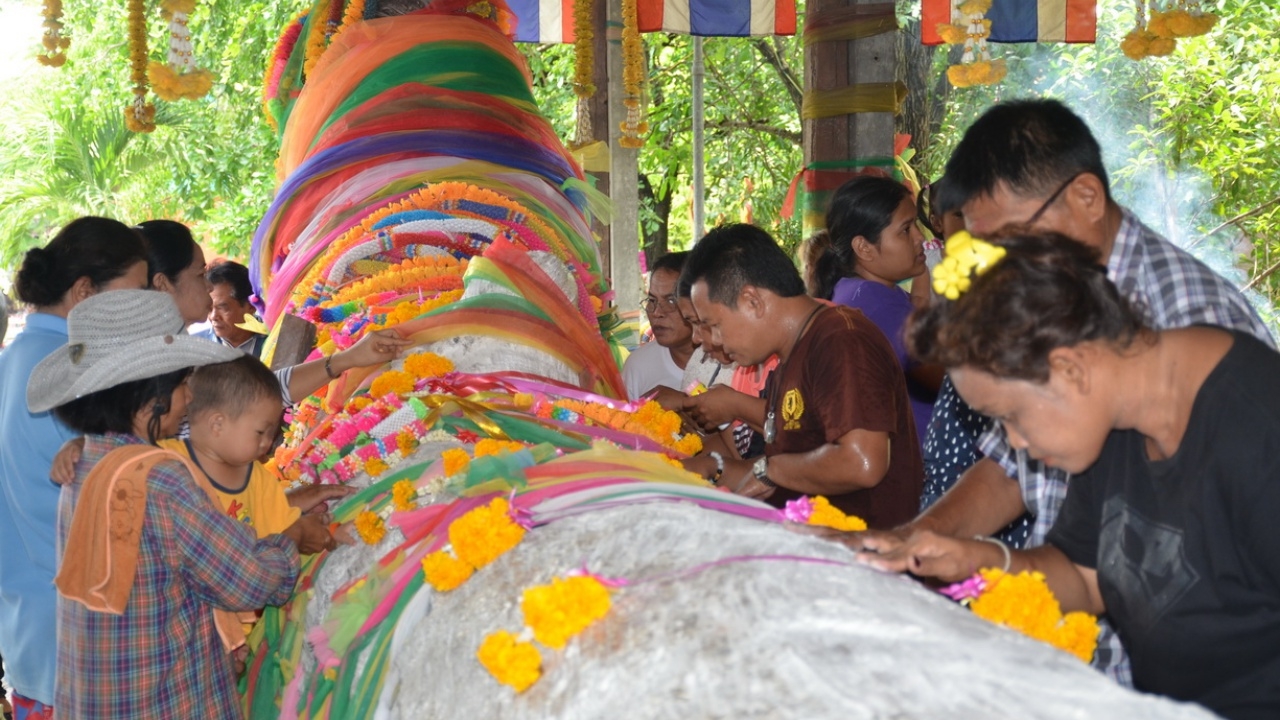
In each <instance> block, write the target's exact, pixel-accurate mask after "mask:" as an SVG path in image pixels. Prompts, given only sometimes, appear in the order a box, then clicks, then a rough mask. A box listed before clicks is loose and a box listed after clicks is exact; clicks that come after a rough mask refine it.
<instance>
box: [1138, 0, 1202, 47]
mask: <svg viewBox="0 0 1280 720" xmlns="http://www.w3.org/2000/svg"><path fill="white" fill-rule="evenodd" d="M1147 2H1148V0H1137V2H1136V3H1135V8H1134V28H1133V29H1132V30H1130V31H1129V34H1128V35H1125V38H1124V40H1123V41H1122V42H1121V43H1120V50H1121V51H1122V52H1123V53H1124V54H1125V56H1126V57H1128V58H1129V59H1130V60H1142V59H1143V58H1148V57H1164V56H1166V55H1171V54H1172V53H1173V51H1174V49H1175V48H1177V46H1178V39H1179V38H1189V37H1196V36H1198V35H1204V34H1206V33H1208V32H1209V31H1210V30H1212V29H1213V27H1214V25H1216V24H1217V23H1218V16H1217V15H1215V14H1214V13H1211V12H1210V13H1206V12H1204V10H1203V9H1202V8H1201V7H1200V2H1199V0H1178V3H1177V5H1176V6H1174V7H1170V8H1169V9H1168V10H1165V11H1161V10H1159V9H1157V6H1156V4H1155V3H1154V2H1152V3H1151V7H1150V19H1148V8H1147Z"/></svg>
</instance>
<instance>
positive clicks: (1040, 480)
mask: <svg viewBox="0 0 1280 720" xmlns="http://www.w3.org/2000/svg"><path fill="white" fill-rule="evenodd" d="M1122 212H1123V218H1122V220H1121V222H1120V229H1119V231H1118V232H1117V233H1116V239H1115V245H1114V246H1113V247H1112V249H1111V257H1110V258H1108V260H1107V277H1109V278H1110V279H1111V281H1112V282H1113V283H1115V285H1116V287H1117V288H1118V289H1119V290H1120V293H1121V294H1122V295H1124V296H1125V297H1127V298H1129V300H1130V302H1133V303H1134V304H1135V305H1137V307H1138V309H1139V310H1140V311H1141V312H1143V313H1144V314H1145V319H1146V321H1147V324H1148V325H1150V326H1152V327H1154V328H1156V329H1161V330H1164V329H1172V328H1183V327H1189V326H1191V325H1219V326H1221V327H1225V328H1230V329H1234V330H1240V331H1242V332H1247V333H1250V334H1252V335H1253V336H1255V337H1257V338H1258V339H1260V340H1262V341H1263V342H1265V343H1267V345H1269V346H1271V347H1273V348H1274V347H1275V342H1274V341H1273V340H1272V338H1271V332H1270V331H1269V330H1268V329H1267V326H1266V325H1264V324H1263V323H1262V320H1261V319H1259V318H1258V314H1257V313H1256V312H1254V310H1253V308H1252V307H1251V306H1250V305H1249V302H1248V301H1247V300H1246V299H1245V298H1244V296H1243V295H1242V294H1240V291H1239V290H1237V289H1236V288H1235V287H1233V286H1232V285H1231V284H1230V283H1228V282H1227V281H1226V280H1224V279H1223V278H1222V277H1221V276H1220V275H1218V274H1217V273H1215V272H1214V271H1213V270H1211V269H1210V268H1209V266H1207V265H1205V264H1204V263H1202V262H1200V261H1199V260H1197V259H1195V258H1194V257H1192V256H1191V254H1190V253H1188V252H1187V251H1185V250H1183V249H1182V248H1179V247H1178V246H1176V245H1174V244H1173V243H1171V242H1169V241H1168V240H1166V239H1164V238H1163V237H1161V236H1160V235H1158V234H1156V232H1155V231H1154V230H1152V229H1151V228H1149V227H1147V226H1146V225H1143V224H1142V222H1141V221H1140V220H1138V218H1137V217H1136V216H1134V215H1133V214H1132V213H1130V212H1129V211H1128V210H1123V209H1122ZM978 448H979V449H980V450H981V451H982V452H983V453H984V454H985V455H986V456H987V457H989V458H991V459H992V460H994V461H996V462H997V463H999V464H1000V467H1002V468H1004V471H1005V472H1006V473H1008V474H1009V477H1013V478H1017V479H1018V483H1019V485H1020V486H1021V488H1022V501H1023V503H1024V504H1026V506H1027V510H1029V511H1030V512H1031V514H1033V515H1035V518H1036V519H1035V523H1034V524H1033V525H1032V528H1031V536H1030V537H1029V538H1028V539H1027V545H1026V547H1028V548H1033V547H1038V546H1040V545H1043V544H1044V539H1045V536H1046V535H1048V533H1049V529H1050V528H1052V527H1053V523H1054V521H1055V520H1057V519H1058V513H1059V511H1060V510H1061V509H1062V502H1063V500H1065V499H1066V497H1067V480H1068V479H1069V478H1070V474H1069V473H1067V472H1064V471H1062V470H1059V469H1057V468H1051V467H1048V466H1046V465H1044V464H1043V463H1040V462H1038V461H1037V460H1035V459H1033V458H1031V457H1029V456H1028V455H1027V454H1026V452H1025V451H1022V450H1015V449H1014V448H1013V447H1011V446H1010V445H1009V440H1008V436H1007V435H1006V434H1005V432H1004V428H1003V427H1002V426H1001V425H1000V423H999V422H998V421H997V422H995V423H994V426H993V427H992V428H991V429H990V430H988V431H987V432H986V433H985V434H983V436H982V437H981V438H979V440H978ZM1093 664H1094V666H1095V667H1097V668H1099V669H1101V670H1105V671H1107V672H1108V673H1109V674H1111V675H1112V677H1115V678H1116V679H1117V680H1119V681H1121V682H1123V683H1124V684H1126V685H1130V684H1132V681H1131V680H1130V676H1129V667H1128V664H1129V663H1128V658H1126V657H1125V656H1124V651H1123V648H1122V647H1121V645H1120V639H1119V637H1117V636H1116V634H1115V632H1114V631H1113V630H1111V628H1110V627H1109V626H1106V625H1104V626H1103V633H1102V635H1101V636H1099V638H1098V652H1097V654H1096V655H1095V656H1094V661H1093Z"/></svg>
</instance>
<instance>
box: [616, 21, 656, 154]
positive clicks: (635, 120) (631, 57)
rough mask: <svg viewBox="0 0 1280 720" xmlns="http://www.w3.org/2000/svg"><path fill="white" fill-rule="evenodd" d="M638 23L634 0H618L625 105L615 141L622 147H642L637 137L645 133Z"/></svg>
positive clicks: (642, 72) (641, 50)
mask: <svg viewBox="0 0 1280 720" xmlns="http://www.w3.org/2000/svg"><path fill="white" fill-rule="evenodd" d="M639 22H640V21H639V19H638V16H637V10H636V0H622V90H623V96H622V104H623V105H624V106H626V108H627V119H626V120H624V121H622V125H621V129H622V137H620V138H619V139H618V144H619V145H621V146H622V147H625V148H641V147H644V138H643V137H641V136H642V135H644V134H645V133H647V132H649V123H647V122H645V121H644V119H643V117H644V116H643V108H642V103H643V101H644V96H643V91H644V88H643V83H644V75H645V67H644V66H645V58H644V41H643V40H641V39H640V24H639Z"/></svg>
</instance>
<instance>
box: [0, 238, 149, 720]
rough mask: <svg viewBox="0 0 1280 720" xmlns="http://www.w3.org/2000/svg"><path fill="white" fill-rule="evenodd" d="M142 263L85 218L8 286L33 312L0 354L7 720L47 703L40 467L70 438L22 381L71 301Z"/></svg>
mask: <svg viewBox="0 0 1280 720" xmlns="http://www.w3.org/2000/svg"><path fill="white" fill-rule="evenodd" d="M146 257H147V254H146V246H145V244H144V242H143V240H142V238H141V237H140V236H139V235H138V233H137V232H135V231H134V230H132V229H130V228H129V227H128V226H126V225H124V224H123V223H120V222H117V221H115V220H109V219H107V218H98V217H84V218H80V219H78V220H75V221H73V222H71V223H70V224H68V225H67V226H66V227H65V228H63V229H62V230H61V231H60V232H59V233H58V234H57V236H56V237H54V239H53V240H52V241H50V243H49V244H48V245H46V246H45V247H43V248H35V249H33V250H30V251H28V252H27V254H26V257H25V258H24V259H23V262H22V268H21V269H20V270H19V271H18V275H17V277H16V278H15V281H14V288H15V290H16V294H17V296H18V299H19V300H20V301H22V302H24V303H26V304H27V305H28V306H30V307H31V308H32V312H31V313H30V314H29V315H28V316H27V322H26V327H25V328H24V329H23V331H22V332H21V333H20V334H18V336H17V337H15V338H14V340H13V342H12V343H11V344H10V345H9V346H8V347H6V348H5V349H4V351H3V352H0V547H3V548H4V551H3V552H0V648H3V649H4V659H5V665H6V669H7V670H8V672H7V673H6V674H5V679H6V681H7V682H8V684H9V686H10V687H12V688H13V691H14V699H15V703H14V705H15V708H14V709H15V711H16V715H15V717H16V718H20V719H21V718H26V717H29V716H34V717H45V716H47V715H48V714H49V712H50V709H51V706H52V705H53V679H54V671H55V668H56V663H57V655H56V647H57V644H56V640H57V638H56V636H55V608H56V605H57V602H56V600H57V594H56V592H55V590H54V586H53V576H54V572H55V570H56V558H55V552H54V523H55V518H56V515H57V505H58V487H57V486H56V485H54V484H53V482H52V481H50V480H49V467H50V465H51V463H52V462H53V456H54V454H56V453H57V451H58V448H59V447H61V446H62V443H63V442H65V441H66V440H69V439H70V438H72V437H74V436H75V433H73V432H72V431H70V430H69V429H67V428H66V427H65V426H63V425H62V424H61V423H59V422H58V421H56V420H54V419H53V417H52V416H51V415H50V414H49V413H47V412H46V413H35V414H33V413H31V412H28V411H27V379H28V378H29V377H30V375H31V370H32V368H34V367H35V365H36V364H37V363H38V362H40V361H41V360H43V359H44V358H45V356H47V355H49V354H50V353H52V352H53V351H54V350H55V349H57V348H58V347H60V346H62V345H65V344H66V342H67V313H69V312H70V311H71V308H73V307H75V306H76V305H77V304H78V303H79V302H80V301H82V300H84V299H85V298H87V297H89V296H91V295H94V294H96V293H99V292H102V291H104V290H118V289H127V288H144V287H146V286H147V261H146Z"/></svg>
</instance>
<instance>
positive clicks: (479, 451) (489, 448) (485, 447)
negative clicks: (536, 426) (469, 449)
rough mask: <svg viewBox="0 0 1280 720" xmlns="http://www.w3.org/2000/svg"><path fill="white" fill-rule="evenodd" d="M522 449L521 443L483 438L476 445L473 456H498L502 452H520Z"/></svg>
mask: <svg viewBox="0 0 1280 720" xmlns="http://www.w3.org/2000/svg"><path fill="white" fill-rule="evenodd" d="M523 449H524V444H523V443H518V442H515V441H514V440H495V439H493V438H485V439H483V440H481V441H480V442H478V443H476V447H475V450H474V451H473V452H475V456H476V457H484V456H485V455H500V454H502V453H504V452H520V451H521V450H523Z"/></svg>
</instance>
